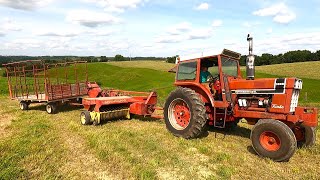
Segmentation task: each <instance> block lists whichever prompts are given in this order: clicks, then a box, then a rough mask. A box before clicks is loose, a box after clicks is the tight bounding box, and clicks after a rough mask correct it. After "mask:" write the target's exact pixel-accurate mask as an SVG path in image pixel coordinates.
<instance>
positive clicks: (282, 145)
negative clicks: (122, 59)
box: [250, 119, 297, 162]
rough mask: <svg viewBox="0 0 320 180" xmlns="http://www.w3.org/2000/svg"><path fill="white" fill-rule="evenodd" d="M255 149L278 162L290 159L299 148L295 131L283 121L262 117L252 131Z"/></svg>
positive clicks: (261, 154)
mask: <svg viewBox="0 0 320 180" xmlns="http://www.w3.org/2000/svg"><path fill="white" fill-rule="evenodd" d="M250 138H251V141H252V146H253V149H254V150H255V151H256V152H257V154H258V155H259V156H262V157H267V158H270V159H272V160H274V161H277V162H282V161H288V160H289V159H290V158H291V157H292V156H293V154H294V153H295V151H296V149H297V140H296V137H295V135H294V133H293V131H292V130H291V129H290V128H289V127H288V126H287V125H286V124H284V123H283V122H281V121H278V120H273V119H262V120H259V122H258V123H257V124H256V125H255V126H254V127H253V129H252V131H251V136H250Z"/></svg>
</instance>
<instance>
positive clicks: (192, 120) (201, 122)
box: [164, 88, 207, 139]
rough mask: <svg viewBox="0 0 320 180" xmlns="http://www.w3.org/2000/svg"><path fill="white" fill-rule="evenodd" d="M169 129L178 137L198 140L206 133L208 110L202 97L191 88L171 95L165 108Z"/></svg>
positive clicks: (179, 89)
mask: <svg viewBox="0 0 320 180" xmlns="http://www.w3.org/2000/svg"><path fill="white" fill-rule="evenodd" d="M164 117H165V123H166V127H167V129H168V130H169V131H170V132H171V133H172V134H174V135H175V136H178V137H183V138H186V139H190V138H196V137H198V136H199V135H201V133H203V131H204V126H205V124H206V121H207V119H206V109H205V107H204V103H203V101H202V100H201V98H200V96H199V95H198V94H197V93H196V92H195V91H193V90H191V89H189V88H177V89H176V90H174V91H173V92H171V93H170V95H169V97H168V98H167V100H166V103H165V106H164Z"/></svg>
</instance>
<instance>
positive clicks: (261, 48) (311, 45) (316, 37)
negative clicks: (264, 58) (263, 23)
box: [254, 32, 320, 54]
mask: <svg viewBox="0 0 320 180" xmlns="http://www.w3.org/2000/svg"><path fill="white" fill-rule="evenodd" d="M254 44H255V46H254V51H255V54H262V53H271V54H279V53H284V52H287V51H291V50H299V49H308V50H311V51H314V50H318V49H317V48H316V47H317V46H320V33H319V32H308V33H288V34H286V35H281V36H279V35H277V36H271V37H270V36H268V37H267V38H264V39H256V40H255V43H254Z"/></svg>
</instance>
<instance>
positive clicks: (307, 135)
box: [298, 125, 317, 148]
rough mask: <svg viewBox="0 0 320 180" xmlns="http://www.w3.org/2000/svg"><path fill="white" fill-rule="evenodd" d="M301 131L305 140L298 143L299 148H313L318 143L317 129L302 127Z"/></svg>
mask: <svg viewBox="0 0 320 180" xmlns="http://www.w3.org/2000/svg"><path fill="white" fill-rule="evenodd" d="M301 130H302V131H303V134H304V139H303V140H302V141H298V147H299V148H301V147H311V146H313V145H314V144H315V143H316V136H317V134H316V128H315V127H310V126H304V125H302V126H301Z"/></svg>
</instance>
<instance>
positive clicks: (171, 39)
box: [156, 35, 188, 43]
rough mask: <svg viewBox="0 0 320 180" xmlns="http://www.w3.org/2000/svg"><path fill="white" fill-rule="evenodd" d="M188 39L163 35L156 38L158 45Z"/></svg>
mask: <svg viewBox="0 0 320 180" xmlns="http://www.w3.org/2000/svg"><path fill="white" fill-rule="evenodd" d="M186 39H188V38H187V37H186V36H181V35H162V36H159V37H157V38H156V43H178V42H181V41H184V40H186Z"/></svg>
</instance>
